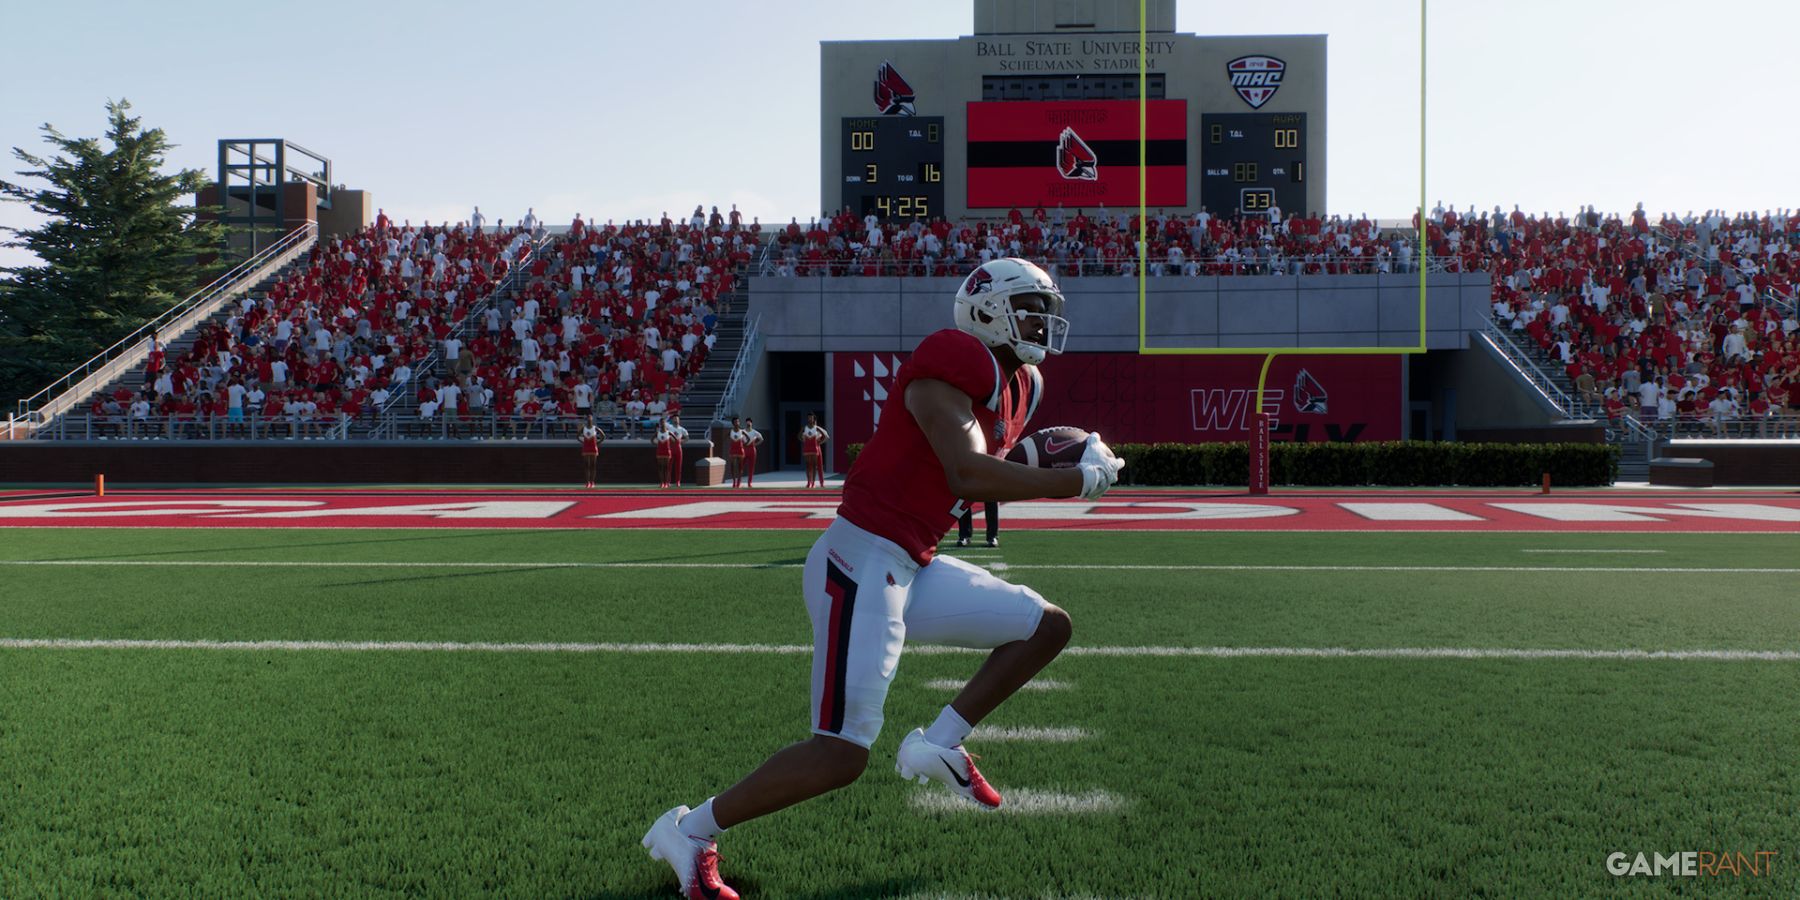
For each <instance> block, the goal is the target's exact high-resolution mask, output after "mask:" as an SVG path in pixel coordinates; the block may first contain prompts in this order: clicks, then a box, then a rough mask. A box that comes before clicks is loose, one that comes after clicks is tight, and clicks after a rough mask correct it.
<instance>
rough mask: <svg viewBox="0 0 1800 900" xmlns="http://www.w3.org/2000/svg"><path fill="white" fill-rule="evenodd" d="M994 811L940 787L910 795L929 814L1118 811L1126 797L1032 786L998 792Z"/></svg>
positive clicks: (1049, 813)
mask: <svg viewBox="0 0 1800 900" xmlns="http://www.w3.org/2000/svg"><path fill="white" fill-rule="evenodd" d="M1001 798H1002V801H1001V804H1000V808H999V809H997V810H990V809H985V808H983V807H980V806H977V805H975V804H973V803H970V802H969V801H967V800H964V799H963V798H961V797H958V796H956V795H955V794H951V793H948V792H946V791H942V790H922V791H919V792H918V793H915V794H913V797H912V805H913V809H916V810H919V811H921V812H930V813H965V812H966V813H981V814H984V815H993V814H996V813H998V814H1000V815H1020V816H1033V815H1053V816H1068V815H1076V814H1080V813H1108V812H1117V811H1118V810H1121V809H1124V808H1125V798H1123V797H1120V796H1119V795H1118V794H1114V793H1112V792H1111V791H1083V792H1082V793H1079V794H1064V793H1060V792H1057V791H1038V790H1032V789H1031V788H1012V789H1010V790H1006V791H1003V792H1002V793H1001Z"/></svg>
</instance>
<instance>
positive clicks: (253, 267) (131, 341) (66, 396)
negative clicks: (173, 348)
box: [17, 222, 318, 427]
mask: <svg viewBox="0 0 1800 900" xmlns="http://www.w3.org/2000/svg"><path fill="white" fill-rule="evenodd" d="M317 235H318V225H316V224H315V223H312V222H308V223H306V224H304V225H302V226H300V227H299V228H296V229H294V230H293V231H290V232H288V233H287V234H286V235H285V236H283V237H282V238H281V240H278V241H276V242H275V243H273V244H271V245H269V246H268V247H267V248H265V249H264V250H263V251H262V252H260V253H257V254H256V255H255V256H252V257H250V258H249V259H246V260H244V261H243V262H241V263H238V264H237V265H235V266H232V267H231V269H230V270H229V271H227V272H226V273H225V274H223V275H220V276H219V277H218V278H215V279H213V280H212V282H211V283H210V284H208V285H206V286H205V287H203V288H201V289H199V290H197V291H195V292H194V293H192V294H189V295H188V296H187V297H186V298H185V299H183V300H182V301H181V302H180V303H177V304H175V305H174V306H171V307H169V308H168V309H167V310H164V311H163V313H162V314H161V315H159V316H157V317H156V318H154V319H151V320H150V321H149V322H148V323H146V324H145V325H144V326H143V327H141V328H139V329H138V330H136V331H133V332H132V333H130V334H128V335H126V336H125V337H122V338H120V339H119V340H118V341H116V342H114V343H113V345H112V346H111V347H108V348H106V349H105V350H102V351H100V352H99V353H98V354H95V356H94V358H93V359H90V360H88V361H87V362H84V363H82V364H81V365H79V366H76V367H75V368H74V369H72V370H70V371H69V373H68V374H67V375H64V376H63V377H61V378H59V379H57V380H56V381H54V382H52V383H51V384H50V385H49V386H48V387H45V388H44V389H43V390H41V391H38V392H37V393H35V394H32V395H31V396H29V397H26V398H25V399H23V400H20V401H19V408H18V414H17V418H18V419H21V420H24V421H26V422H27V423H29V425H28V427H30V426H35V425H42V424H43V423H44V422H46V421H48V420H49V419H50V418H51V417H53V416H56V415H58V414H59V413H62V412H64V411H66V410H68V409H69V408H71V407H73V406H74V405H75V404H77V403H79V402H80V401H81V400H82V399H83V398H85V397H87V396H88V395H89V394H91V393H93V392H94V391H96V390H98V389H100V388H102V387H105V386H106V385H107V384H108V383H110V382H111V381H112V380H113V379H115V378H118V377H119V376H120V375H122V374H124V373H125V372H127V371H129V370H130V369H131V367H133V366H135V365H137V364H138V363H139V362H141V361H142V360H143V359H144V358H146V357H148V356H149V355H150V342H151V339H152V337H153V336H154V335H158V334H162V333H165V332H167V333H169V334H182V333H184V332H186V331H187V330H188V329H190V328H193V327H194V326H195V325H197V324H199V322H200V321H201V320H202V319H205V318H206V317H208V316H210V315H212V313H213V312H214V310H215V308H216V307H217V306H218V305H219V304H220V303H223V302H224V301H225V300H227V299H229V298H230V296H231V295H232V294H234V293H236V292H237V291H239V290H248V289H249V288H251V287H254V286H256V284H257V283H259V282H260V281H262V280H263V279H264V278H267V277H268V276H269V275H270V274H272V273H273V272H274V271H276V270H279V269H280V268H281V267H282V266H284V265H287V264H288V263H289V262H291V261H292V260H293V258H294V257H295V256H298V255H299V254H300V253H302V252H304V251H305V250H306V249H307V247H308V246H310V242H311V241H313V240H314V239H315V238H316V237H317Z"/></svg>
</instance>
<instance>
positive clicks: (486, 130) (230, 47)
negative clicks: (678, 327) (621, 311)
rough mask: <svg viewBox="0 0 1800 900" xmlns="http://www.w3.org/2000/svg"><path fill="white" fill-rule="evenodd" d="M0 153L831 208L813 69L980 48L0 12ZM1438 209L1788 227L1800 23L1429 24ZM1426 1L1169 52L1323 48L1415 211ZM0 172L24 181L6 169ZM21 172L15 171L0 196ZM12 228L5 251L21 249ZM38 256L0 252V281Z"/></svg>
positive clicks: (1331, 10) (861, 13)
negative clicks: (1680, 216)
mask: <svg viewBox="0 0 1800 900" xmlns="http://www.w3.org/2000/svg"><path fill="white" fill-rule="evenodd" d="M0 9H4V21H5V23H6V25H7V32H8V34H9V36H10V37H11V38H12V40H10V41H9V42H8V48H7V57H8V58H7V67H6V69H7V75H6V77H5V78H4V79H0V147H5V148H11V147H24V148H26V149H29V150H32V151H34V152H41V151H42V150H44V149H45V145H44V144H43V143H42V141H41V140H40V138H39V135H38V133H37V131H36V129H37V126H38V125H39V124H40V123H44V122H50V123H53V124H55V125H56V126H57V127H58V128H60V129H61V130H62V131H63V132H64V133H66V134H70V135H77V136H85V135H98V134H99V133H101V131H102V130H103V129H104V125H105V119H104V109H103V107H104V104H105V102H106V100H107V99H108V98H118V97H125V98H128V99H130V100H131V102H132V104H133V106H134V107H135V112H136V113H137V114H139V115H141V116H142V117H143V118H144V121H145V123H146V124H148V125H152V126H159V127H161V128H163V129H164V130H165V131H167V132H168V133H169V135H170V137H171V138H172V139H173V140H174V142H175V143H177V144H179V145H180V147H179V148H178V149H177V150H176V151H175V152H174V154H173V156H172V161H173V162H174V163H176V164H178V165H182V166H188V167H194V168H201V169H205V170H207V172H208V173H209V174H211V172H212V169H213V167H214V166H215V165H216V156H215V154H216V146H215V142H216V141H217V140H218V139H220V138H223V137H286V138H289V139H291V140H293V141H295V142H297V143H299V144H302V145H304V146H306V147H308V148H310V149H312V150H315V151H318V152H320V153H322V154H324V155H325V156H328V157H330V158H331V159H332V161H333V164H334V165H335V167H336V172H335V174H336V180H337V181H339V182H341V183H344V184H348V185H350V186H352V187H358V188H363V189H366V190H369V191H371V192H372V193H373V196H374V198H375V202H376V204H377V205H378V206H380V207H383V208H385V209H386V210H387V211H388V213H389V214H390V215H393V216H395V217H396V218H411V219H413V220H414V221H415V222H417V221H419V220H422V219H431V220H433V221H439V220H443V219H446V218H464V217H466V216H467V215H468V211H469V209H470V207H471V206H472V205H475V204H479V205H480V206H481V207H482V211H483V212H484V213H485V214H487V215H488V216H489V218H490V220H491V219H493V218H495V217H501V218H506V219H508V220H512V219H515V218H517V217H518V216H520V215H522V214H523V213H524V212H525V209H526V207H528V206H530V207H535V208H536V210H537V213H538V215H539V216H541V217H543V218H545V219H547V220H548V221H551V222H566V221H568V220H569V218H570V217H572V216H573V215H574V214H575V213H577V212H580V213H583V214H585V215H587V216H590V217H599V218H601V219H606V218H619V219H623V218H636V217H648V216H653V215H660V214H661V213H662V211H663V210H668V211H670V212H671V213H672V214H679V213H682V212H686V211H691V210H692V209H693V207H694V205H695V204H696V203H704V204H706V205H708V206H709V207H710V206H711V205H714V204H717V205H719V206H720V207H721V208H726V207H727V206H728V205H729V204H731V203H736V204H738V206H739V207H740V208H741V209H742V210H743V211H744V212H745V214H746V215H747V216H748V215H754V216H760V217H761V218H762V220H763V221H764V222H770V221H782V222H785V221H787V219H788V217H790V216H799V217H800V218H801V219H802V220H805V219H806V218H807V217H808V216H809V215H813V214H814V213H815V212H816V211H817V209H818V208H819V202H820V201H819V196H818V191H819V179H818V166H819V159H818V154H819V137H818V128H819V111H818V106H819V89H818V77H819V73H818V67H819V42H820V41H822V40H866V39H903V38H948V37H956V36H959V35H964V34H968V33H970V31H971V30H972V29H971V24H972V20H973V12H972V3H971V2H970V0H914V2H911V3H906V4H900V5H891V4H877V3H868V2H844V0H776V2H768V3H724V2H700V0H660V2H639V3H630V4H627V3H615V2H601V0H588V2H561V0H542V2H534V3H516V4H505V3H493V2H491V0H490V2H483V3H465V2H461V0H442V2H434V3H419V2H402V0H358V2H339V0H316V2H311V3H305V4H299V5H295V4H270V3H244V2H231V3H223V2H211V0H180V2H177V3H168V4H163V3H125V2H120V0H113V2H95V0H58V2H55V3H43V2H38V3H31V2H26V0H5V3H4V6H3V7H0ZM1429 25H1430V27H1429V29H1428V35H1429V40H1430V48H1431V49H1430V54H1431V61H1430V66H1429V72H1428V74H1429V77H1430V94H1431V103H1430V106H1429V110H1428V112H1429V120H1428V121H1429V124H1428V126H1427V131H1428V132H1429V135H1430V143H1429V151H1430V169H1429V174H1428V188H1427V192H1428V194H1429V195H1430V202H1432V203H1435V202H1437V201H1439V200H1442V201H1443V202H1445V203H1447V204H1448V203H1454V204H1456V205H1457V206H1459V207H1464V208H1466V207H1467V206H1468V205H1469V204H1471V203H1474V204H1478V205H1480V206H1481V207H1482V208H1484V209H1487V208H1491V207H1492V206H1493V205H1494V204H1496V203H1499V204H1504V205H1505V207H1506V208H1507V209H1511V207H1512V205H1513V204H1515V203H1517V204H1520V205H1521V206H1522V207H1523V208H1524V209H1525V210H1527V211H1550V212H1554V211H1557V210H1568V211H1573V210H1574V209H1575V208H1576V207H1577V206H1579V205H1582V204H1587V203H1592V204H1595V205H1597V206H1598V207H1599V208H1600V209H1602V210H1612V211H1624V210H1629V209H1631V208H1632V207H1633V206H1634V205H1636V204H1637V203H1638V202H1640V201H1642V202H1643V203H1644V204H1645V207H1646V208H1647V209H1649V210H1652V211H1653V212H1655V211H1662V210H1673V211H1676V212H1685V211H1687V210H1689V209H1692V210H1695V211H1703V210H1705V209H1707V208H1710V207H1720V208H1725V209H1730V210H1739V209H1757V210H1761V209H1765V208H1773V207H1780V206H1783V205H1787V206H1792V205H1796V203H1797V198H1800V189H1797V188H1800V170H1797V168H1796V166H1795V165H1794V164H1793V163H1792V162H1791V159H1792V158H1793V155H1794V154H1793V152H1792V149H1791V148H1793V147H1795V146H1796V144H1797V139H1800V124H1796V121H1797V117H1796V116H1795V115H1793V112H1792V109H1793V108H1792V104H1791V103H1789V102H1787V100H1788V98H1790V97H1791V96H1792V93H1793V90H1794V88H1793V84H1794V78H1793V72H1792V70H1793V63H1792V62H1791V61H1790V60H1792V59H1793V51H1792V43H1793V37H1794V35H1795V34H1796V33H1800V5H1796V4H1792V3H1785V2H1776V0H1762V2H1756V0H1715V2H1711V3H1706V4H1696V3H1692V2H1676V0H1434V2H1433V3H1432V5H1431V10H1430V23H1429ZM1418 29H1419V6H1418V3H1417V0H1362V2H1358V3H1345V2H1342V0H1282V2H1278V3H1255V2H1243V0H1234V2H1208V0H1182V2H1181V3H1180V6H1179V14H1178V18H1177V22H1176V30H1177V31H1180V32H1184V33H1194V34H1325V35H1328V36H1329V45H1328V55H1329V60H1330V73H1329V79H1330V82H1329V84H1330V86H1329V115H1330V128H1331V135H1330V139H1329V160H1328V163H1329V166H1330V178H1329V189H1330V196H1329V197H1328V199H1327V206H1328V208H1329V211H1331V212H1338V213H1346V214H1358V213H1364V212H1366V213H1368V214H1369V215H1371V216H1375V217H1380V218H1401V217H1405V216H1408V215H1410V213H1411V210H1412V208H1413V206H1414V204H1415V203H1416V202H1417V196H1418V182H1417V173H1418V152H1417V146H1418V76H1419V62H1418ZM7 162H8V163H12V162H13V160H12V159H11V157H10V154H9V156H8V159H7ZM19 168H21V166H19V165H12V164H9V165H7V166H6V167H5V170H6V172H7V173H8V174H7V175H6V176H5V177H7V178H9V179H11V178H12V177H13V176H12V175H11V174H10V173H11V172H12V171H15V170H17V169H19ZM31 221H32V220H31V218H30V216H29V214H28V213H27V212H26V211H25V210H24V209H23V208H22V207H19V206H17V205H15V204H0V224H4V225H12V226H19V225H24V224H27V223H29V222H31ZM25 260H26V257H25V256H24V255H23V254H22V253H21V252H20V251H16V250H0V264H6V265H17V264H20V263H21V262H23V261H25Z"/></svg>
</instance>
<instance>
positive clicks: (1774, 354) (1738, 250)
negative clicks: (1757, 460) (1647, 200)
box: [1428, 207, 1800, 434]
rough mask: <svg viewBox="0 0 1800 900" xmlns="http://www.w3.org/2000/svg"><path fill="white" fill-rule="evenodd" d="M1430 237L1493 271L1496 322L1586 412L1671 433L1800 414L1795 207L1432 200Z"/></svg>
mask: <svg viewBox="0 0 1800 900" xmlns="http://www.w3.org/2000/svg"><path fill="white" fill-rule="evenodd" d="M1428 237H1429V240H1431V242H1432V245H1433V247H1434V250H1435V248H1437V247H1440V246H1441V247H1443V248H1444V249H1445V250H1446V251H1452V250H1453V249H1456V248H1459V247H1460V253H1461V255H1462V257H1463V261H1464V264H1465V265H1468V266H1470V267H1472V268H1473V267H1479V268H1481V269H1485V270H1487V271H1490V272H1492V274H1493V276H1494V290H1493V317H1494V320H1495V322H1496V323H1497V324H1498V325H1500V326H1501V327H1503V328H1506V329H1509V330H1511V331H1512V332H1515V333H1517V334H1518V335H1520V336H1522V337H1523V338H1524V339H1525V343H1527V344H1528V345H1530V346H1533V347H1535V348H1537V350H1538V351H1539V352H1540V353H1541V354H1543V356H1544V357H1545V358H1546V359H1548V360H1550V361H1552V362H1553V364H1555V365H1560V366H1562V367H1563V370H1564V373H1565V374H1566V375H1567V377H1568V378H1569V380H1570V382H1571V383H1572V384H1573V385H1574V387H1575V391H1576V395H1577V396H1576V399H1577V401H1578V402H1580V403H1582V404H1584V405H1585V406H1587V407H1588V408H1589V409H1590V410H1593V411H1596V412H1601V413H1603V414H1605V415H1606V416H1608V417H1610V418H1613V419H1619V418H1622V417H1624V416H1626V415H1631V416H1634V417H1636V418H1637V419H1638V421H1640V422H1643V423H1651V424H1656V425H1659V426H1663V427H1665V428H1666V429H1667V430H1669V431H1673V432H1676V433H1680V432H1690V433H1692V432H1701V433H1723V432H1727V431H1730V430H1731V429H1732V427H1733V426H1734V425H1735V424H1738V423H1741V422H1742V421H1743V420H1760V423H1759V424H1758V425H1757V427H1758V429H1759V433H1776V434H1785V433H1788V432H1791V431H1793V430H1794V427H1795V424H1796V421H1800V334H1797V333H1796V332H1797V331H1800V319H1797V318H1796V315H1795V312H1794V308H1793V305H1792V300H1791V297H1792V291H1793V288H1792V279H1793V274H1794V272H1793V266H1794V263H1795V260H1794V250H1793V248H1794V246H1795V244H1800V216H1791V215H1785V214H1784V215H1781V216H1775V215H1765V216H1739V217H1733V218H1730V219H1727V218H1725V217H1723V216H1720V215H1717V214H1714V213H1708V214H1707V215H1706V216H1704V217H1699V218H1695V217H1691V216H1690V217H1684V218H1677V217H1674V216H1664V217H1661V219H1660V220H1659V221H1658V222H1657V223H1656V224H1654V225H1653V224H1652V223H1651V222H1650V220H1649V217H1648V216H1647V215H1645V213H1644V212H1643V210H1642V208H1641V207H1640V208H1639V209H1637V210H1635V211H1634V212H1633V213H1631V214H1629V215H1627V216H1624V217H1620V216H1616V215H1614V216H1602V215H1600V214H1598V213H1596V212H1594V211H1593V210H1591V209H1584V210H1582V211H1580V212H1579V213H1578V214H1577V215H1576V216H1575V217H1574V218H1569V217H1566V216H1561V215H1559V216H1556V217H1549V216H1545V217H1541V218H1540V217H1535V216H1526V215H1524V214H1522V213H1520V212H1519V211H1518V210H1516V209H1515V210H1514V211H1513V212H1512V213H1509V214H1503V213H1502V212H1501V211H1500V210H1499V209H1498V208H1496V209H1495V210H1494V212H1493V214H1491V215H1479V214H1460V215H1459V214H1457V213H1456V212H1455V211H1454V210H1452V211H1448V212H1444V213H1441V214H1437V213H1436V212H1435V211H1434V215H1433V216H1432V217H1431V221H1430V223H1429V226H1428Z"/></svg>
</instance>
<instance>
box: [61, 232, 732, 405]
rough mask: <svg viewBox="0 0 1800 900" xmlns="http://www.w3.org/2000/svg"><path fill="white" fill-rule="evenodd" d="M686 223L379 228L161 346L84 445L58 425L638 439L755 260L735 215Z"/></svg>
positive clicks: (106, 399) (703, 348) (684, 377)
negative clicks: (581, 428) (592, 434)
mask: <svg viewBox="0 0 1800 900" xmlns="http://www.w3.org/2000/svg"><path fill="white" fill-rule="evenodd" d="M695 212H696V217H699V218H697V219H690V220H685V221H682V222H679V223H677V222H674V221H672V220H670V219H668V218H667V217H666V216H665V217H664V219H663V220H662V221H661V222H660V223H654V224H653V223H648V222H635V223H630V224H626V225H614V224H612V223H610V222H609V223H607V224H606V225H603V226H593V225H590V224H589V223H587V222H585V221H583V220H581V219H579V218H577V219H576V221H575V222H574V223H572V224H571V225H570V226H569V228H568V229H567V230H566V231H565V232H564V233H563V234H561V235H559V236H557V237H554V238H551V237H547V236H546V235H544V234H543V232H542V230H541V229H540V230H539V232H538V233H537V234H535V235H534V234H532V233H530V232H527V231H525V230H524V229H523V228H513V229H509V230H504V231H488V232H478V231H475V230H473V229H471V228H468V227H466V226H461V225H459V226H446V227H437V228H431V227H426V228H420V229H414V228H411V227H408V226H398V227H396V226H394V225H393V224H392V223H389V222H387V221H386V218H385V216H384V217H382V219H381V220H380V221H378V222H377V223H376V224H375V225H374V226H373V227H371V228H369V229H365V230H364V231H363V232H360V233H358V234H357V235H355V236H352V237H349V238H345V239H340V240H336V241H331V242H328V243H326V244H323V245H321V246H320V247H319V248H317V249H316V250H315V251H314V252H313V254H312V256H311V258H310V259H309V260H308V262H307V264H306V265H304V266H302V267H298V268H295V269H292V270H290V271H288V272H285V273H283V275H281V276H280V277H278V278H276V279H274V280H273V281H272V282H271V283H269V284H267V285H266V286H265V288H264V290H262V291H260V292H254V293H253V294H252V295H251V296H250V297H248V298H246V299H245V301H244V302H243V303H242V304H241V305H239V306H238V307H236V308H234V309H232V310H230V311H229V313H228V314H226V315H223V316H222V317H221V318H220V319H218V320H216V321H213V322H209V323H207V324H205V325H204V326H202V328H201V329H199V331H198V333H197V334H195V335H194V336H193V338H192V339H191V341H184V344H185V349H183V350H182V351H180V352H178V353H170V352H168V351H167V350H166V349H165V348H162V347H161V346H160V345H159V346H158V348H157V349H155V350H153V351H152V352H151V355H150V359H149V360H148V361H147V363H146V365H145V366H144V369H143V371H142V374H141V376H138V378H137V379H136V380H131V379H128V380H126V381H122V382H120V383H117V384H114V385H112V386H110V387H109V388H108V389H107V390H105V391H103V392H101V393H99V394H97V395H95V396H94V397H93V398H92V399H91V401H90V402H89V404H88V407H87V413H88V415H86V416H84V417H82V419H83V421H81V422H80V423H79V425H80V431H79V432H77V433H75V434H73V435H69V429H68V428H67V427H64V428H63V429H60V431H61V432H62V433H63V434H64V435H68V436H77V437H113V436H119V437H167V438H201V437H207V438H227V437H230V438H239V437H241V438H262V437H277V438H286V437H298V438H314V437H317V438H326V437H334V438H344V437H376V438H382V437H394V438H399V437H426V436H445V437H450V436H458V437H460V436H486V437H527V436H530V437H550V436H561V435H564V434H573V433H574V431H575V430H576V429H577V428H578V425H579V423H580V422H581V421H582V420H584V419H585V418H586V417H587V416H589V415H593V416H595V417H597V418H600V419H604V420H607V423H608V425H609V426H610V428H611V429H613V430H615V432H623V433H625V434H627V435H630V434H634V433H635V432H637V430H638V429H639V428H640V427H642V426H644V425H647V424H648V423H649V421H650V420H651V419H652V418H653V417H654V416H656V415H658V414H661V413H662V412H664V411H674V410H678V409H680V407H681V403H682V392H683V389H684V387H686V385H687V383H688V381H689V379H691V378H693V376H694V375H695V374H696V373H697V372H698V371H699V370H700V369H701V368H702V367H703V366H704V365H705V362H706V360H707V358H708V355H709V351H710V350H711V349H712V348H713V346H714V344H715V342H716V340H717V334H716V330H717V326H718V324H719V313H720V307H721V305H722V304H723V303H724V302H725V301H726V300H727V299H728V297H729V295H730V294H731V292H732V291H733V289H734V287H735V285H736V273H735V269H736V268H737V267H740V266H742V265H744V264H746V263H748V262H749V261H750V260H751V259H752V258H753V253H752V250H753V248H754V241H755V232H754V231H753V230H752V228H747V227H744V226H743V225H742V223H741V219H740V218H739V217H738V214H737V212H736V210H735V209H734V210H733V211H732V214H731V219H730V221H729V223H727V221H726V220H725V219H724V217H723V216H720V215H719V214H718V213H717V210H716V208H715V211H714V215H713V217H712V218H711V221H708V220H707V219H706V218H704V217H700V211H699V210H698V209H697V210H696V211H695ZM509 276H510V277H509ZM727 349H735V345H734V346H731V347H728V348H727ZM729 363H730V360H727V361H726V365H727V366H729ZM139 381H141V384H140V383H138V382H139Z"/></svg>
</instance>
